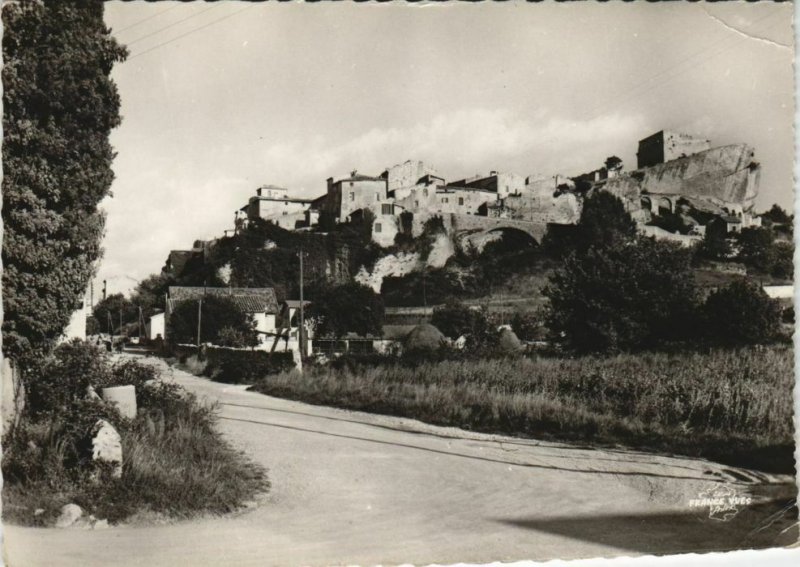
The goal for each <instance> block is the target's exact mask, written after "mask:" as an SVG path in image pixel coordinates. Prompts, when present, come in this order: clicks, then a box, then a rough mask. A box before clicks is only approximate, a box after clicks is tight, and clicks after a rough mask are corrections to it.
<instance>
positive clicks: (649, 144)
mask: <svg viewBox="0 0 800 567" xmlns="http://www.w3.org/2000/svg"><path fill="white" fill-rule="evenodd" d="M709 149H711V142H710V141H709V140H703V139H701V138H696V137H694V136H691V135H689V134H681V133H679V132H672V131H670V130H661V131H660V132H656V133H655V134H652V135H650V136H648V137H647V138H644V139H642V140H639V151H638V152H636V161H637V163H636V167H637V168H638V169H641V168H643V167H650V166H652V165H658V164H660V163H666V162H668V161H672V160H674V159H678V158H682V157H687V156H690V155H692V154H696V153H698V152H702V151H705V150H709Z"/></svg>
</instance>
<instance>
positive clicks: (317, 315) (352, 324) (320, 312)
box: [308, 282, 384, 338]
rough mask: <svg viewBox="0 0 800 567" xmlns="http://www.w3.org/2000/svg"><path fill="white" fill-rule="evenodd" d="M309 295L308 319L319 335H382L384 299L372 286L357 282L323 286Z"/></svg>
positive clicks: (335, 336) (311, 291)
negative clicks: (350, 333)
mask: <svg viewBox="0 0 800 567" xmlns="http://www.w3.org/2000/svg"><path fill="white" fill-rule="evenodd" d="M309 297H310V298H311V305H309V307H308V318H309V320H310V321H312V322H313V324H314V330H315V332H316V334H317V336H326V335H328V336H332V337H334V338H338V337H341V336H343V335H345V334H347V333H349V332H352V333H356V334H358V335H380V334H382V331H383V317H384V306H383V299H382V298H381V296H380V295H378V294H377V293H375V292H374V291H372V289H370V288H369V287H367V286H365V285H361V284H359V283H355V282H351V283H347V284H343V285H338V286H333V287H327V286H323V287H318V288H316V289H312V290H310V291H309Z"/></svg>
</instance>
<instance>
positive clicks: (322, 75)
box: [95, 1, 794, 298]
mask: <svg viewBox="0 0 800 567" xmlns="http://www.w3.org/2000/svg"><path fill="white" fill-rule="evenodd" d="M792 11H793V7H792V5H791V4H790V3H785V4H773V3H756V4H750V3H747V4H745V3H741V2H736V3H721V4H719V3H717V4H704V3H692V4H689V3H685V2H674V3H673V2H670V3H645V2H636V3H633V4H628V3H625V4H622V3H602V4H601V3H596V2H591V3H590V2H579V3H566V4H563V3H559V4H555V3H542V4H525V3H518V2H506V3H502V4H498V3H479V4H473V3H452V2H450V3H446V4H439V5H436V4H429V5H422V4H405V3H390V4H353V3H345V2H337V3H332V4H326V3H314V4H301V3H273V2H269V3H265V4H261V3H241V2H235V1H227V2H215V3H201V2H190V3H179V2H157V3H155V2H154V3H151V2H119V1H112V2H108V3H106V12H105V20H106V23H107V25H108V26H109V27H110V28H111V29H112V34H113V35H114V36H115V37H116V38H117V39H118V41H119V42H120V43H122V44H124V45H127V46H128V49H129V51H130V55H129V57H128V59H127V60H126V61H125V62H123V63H118V64H117V65H116V66H115V68H114V70H113V72H112V77H113V78H114V80H115V81H116V83H117V85H118V88H119V91H120V96H121V99H122V109H121V113H122V125H121V126H120V127H119V128H117V129H116V130H115V131H114V132H113V133H112V136H111V142H112V145H113V146H114V149H115V151H116V152H117V157H116V159H115V161H114V165H113V168H114V172H115V175H116V179H115V181H114V183H113V186H112V193H113V196H112V197H109V198H108V199H106V200H105V201H104V202H103V204H102V207H103V209H104V210H105V211H106V213H107V222H106V235H105V239H104V248H105V255H104V258H103V259H102V261H101V262H100V264H99V267H98V276H97V279H96V280H95V281H96V284H95V297H96V298H97V297H98V295H99V290H100V289H101V285H102V284H101V283H100V282H102V280H104V279H105V280H108V292H109V293H115V292H119V291H122V292H127V291H129V290H130V289H131V288H132V287H134V286H135V285H136V283H137V281H139V280H141V279H143V278H145V277H147V276H148V275H149V274H151V273H155V272H158V271H160V269H161V267H162V266H163V265H164V262H165V260H166V258H167V255H168V254H169V251H170V250H173V249H187V248H190V247H191V246H192V243H193V242H194V241H195V240H198V239H208V238H213V237H217V236H221V235H222V233H223V231H224V230H226V229H231V228H232V227H233V219H234V211H236V210H237V209H239V208H240V207H242V206H243V205H245V204H246V203H247V200H248V198H249V197H250V196H251V195H253V194H255V189H256V188H257V187H259V186H260V185H264V184H275V185H280V186H284V187H288V188H289V190H290V193H291V194H292V195H294V196H298V197H316V196H319V195H321V194H323V193H324V192H325V180H326V179H327V178H328V177H331V176H332V177H338V176H344V175H345V174H347V173H349V172H350V171H352V170H358V171H359V172H361V173H365V174H379V173H380V172H381V171H383V170H384V169H385V168H386V167H388V166H391V165H393V164H396V163H401V162H403V161H406V160H408V159H418V160H422V161H424V162H426V163H430V164H432V165H433V166H435V167H436V168H437V169H438V171H439V173H440V174H441V175H443V176H444V177H445V178H447V179H456V178H463V177H467V176H470V175H475V174H478V173H488V172H489V171H490V170H498V171H510V172H516V173H519V174H522V175H526V176H527V175H531V174H545V175H553V174H556V173H561V174H565V175H576V174H579V173H583V172H585V171H589V170H593V169H596V168H598V167H600V166H601V165H602V163H603V161H604V159H605V158H606V157H607V156H610V155H617V156H619V157H621V158H622V160H623V163H624V164H625V166H626V167H627V168H629V169H633V168H635V165H636V149H637V143H638V140H640V139H642V138H644V137H646V136H648V135H650V134H652V133H654V132H657V131H659V130H661V129H671V130H678V131H681V132H686V133H689V134H695V135H698V136H701V137H704V138H707V139H710V140H711V141H712V145H714V146H717V145H725V144H731V143H747V144H750V145H751V146H753V147H754V148H755V154H756V159H757V160H758V161H759V162H760V163H761V165H762V176H761V192H760V195H759V197H758V199H757V209H758V210H764V209H767V208H769V207H770V206H771V205H772V203H776V202H777V203H778V204H780V205H781V206H783V207H784V208H791V207H792V195H793V178H792V167H793V166H792V164H793V157H794V138H793V119H794V97H793V88H794V78H793V75H792V59H793V52H794V36H793V32H792Z"/></svg>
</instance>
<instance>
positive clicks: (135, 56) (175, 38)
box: [127, 3, 257, 61]
mask: <svg viewBox="0 0 800 567" xmlns="http://www.w3.org/2000/svg"><path fill="white" fill-rule="evenodd" d="M254 6H257V4H256V3H251V4H249V5H248V6H247V7H246V8H243V9H241V10H239V11H238V12H234V13H233V14H228V15H227V16H223V17H222V18H217V19H216V20H212V21H211V22H209V23H207V24H205V25H204V26H200V27H199V28H195V29H193V30H190V31H188V32H186V33H184V34H181V35H179V36H178V37H174V38H172V39H170V40H168V41H165V42H163V43H159V44H158V45H155V46H153V47H151V48H150V49H145V50H144V51H140V52H139V53H136V54H134V55H132V56H130V57H128V59H127V60H128V61H130V60H131V59H135V58H137V57H139V56H140V55H144V54H145V53H150V52H151V51H155V50H156V49H158V48H159V47H164V46H165V45H169V44H170V43H172V42H174V41H178V40H179V39H183V38H184V37H186V36H187V35H191V34H193V33H194V32H198V31H200V30H202V29H205V28H207V27H209V26H213V25H214V24H216V23H219V22H221V21H223V20H227V19H228V18H232V17H234V16H238V15H239V14H241V13H242V12H244V11H245V10H249V9H250V8H252V7H254Z"/></svg>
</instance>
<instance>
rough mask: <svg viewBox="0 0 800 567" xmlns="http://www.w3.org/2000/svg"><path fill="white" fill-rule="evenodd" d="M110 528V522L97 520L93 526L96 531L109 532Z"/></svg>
mask: <svg viewBox="0 0 800 567" xmlns="http://www.w3.org/2000/svg"><path fill="white" fill-rule="evenodd" d="M108 527H109V526H108V520H97V521H96V522H95V523H94V525H93V526H92V529H95V530H107V529H108Z"/></svg>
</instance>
